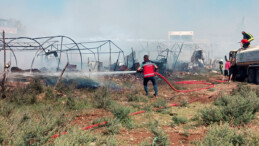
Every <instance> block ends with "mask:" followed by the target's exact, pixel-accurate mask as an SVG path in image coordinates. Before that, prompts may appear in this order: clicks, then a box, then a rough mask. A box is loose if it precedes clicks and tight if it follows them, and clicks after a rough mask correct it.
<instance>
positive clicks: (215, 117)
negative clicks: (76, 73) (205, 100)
mask: <svg viewBox="0 0 259 146" xmlns="http://www.w3.org/2000/svg"><path fill="white" fill-rule="evenodd" d="M198 119H199V122H200V123H202V124H205V125H210V124H211V123H215V122H216V123H218V122H220V121H221V120H223V115H222V111H221V108H219V107H214V106H211V107H205V108H204V109H201V110H200V111H199V115H198Z"/></svg>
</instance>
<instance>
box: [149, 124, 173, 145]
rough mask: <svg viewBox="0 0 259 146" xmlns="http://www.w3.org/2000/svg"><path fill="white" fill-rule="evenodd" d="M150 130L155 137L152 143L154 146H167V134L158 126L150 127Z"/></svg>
mask: <svg viewBox="0 0 259 146" xmlns="http://www.w3.org/2000/svg"><path fill="white" fill-rule="evenodd" d="M151 131H152V133H153V134H155V136H156V137H155V138H154V139H153V144H152V145H155V146H167V145H169V142H168V136H167V135H166V134H165V133H164V132H163V130H162V129H160V128H158V127H152V128H151Z"/></svg>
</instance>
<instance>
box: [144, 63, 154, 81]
mask: <svg viewBox="0 0 259 146" xmlns="http://www.w3.org/2000/svg"><path fill="white" fill-rule="evenodd" d="M143 74H144V78H147V77H153V76H155V71H154V64H153V63H152V62H145V63H144V64H143Z"/></svg>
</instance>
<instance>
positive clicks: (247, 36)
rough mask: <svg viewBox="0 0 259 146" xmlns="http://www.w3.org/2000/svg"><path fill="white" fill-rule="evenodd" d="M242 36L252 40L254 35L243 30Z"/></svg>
mask: <svg viewBox="0 0 259 146" xmlns="http://www.w3.org/2000/svg"><path fill="white" fill-rule="evenodd" d="M243 36H244V37H243V39H247V40H248V41H249V42H251V41H252V40H254V37H253V36H252V35H251V34H250V33H247V32H245V33H244V35H243Z"/></svg>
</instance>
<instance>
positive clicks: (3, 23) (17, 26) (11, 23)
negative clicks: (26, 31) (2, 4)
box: [0, 19, 22, 34]
mask: <svg viewBox="0 0 259 146" xmlns="http://www.w3.org/2000/svg"><path fill="white" fill-rule="evenodd" d="M3 31H5V33H7V34H18V33H19V32H21V31H22V24H21V22H20V21H17V20H7V19H0V32H3Z"/></svg>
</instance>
